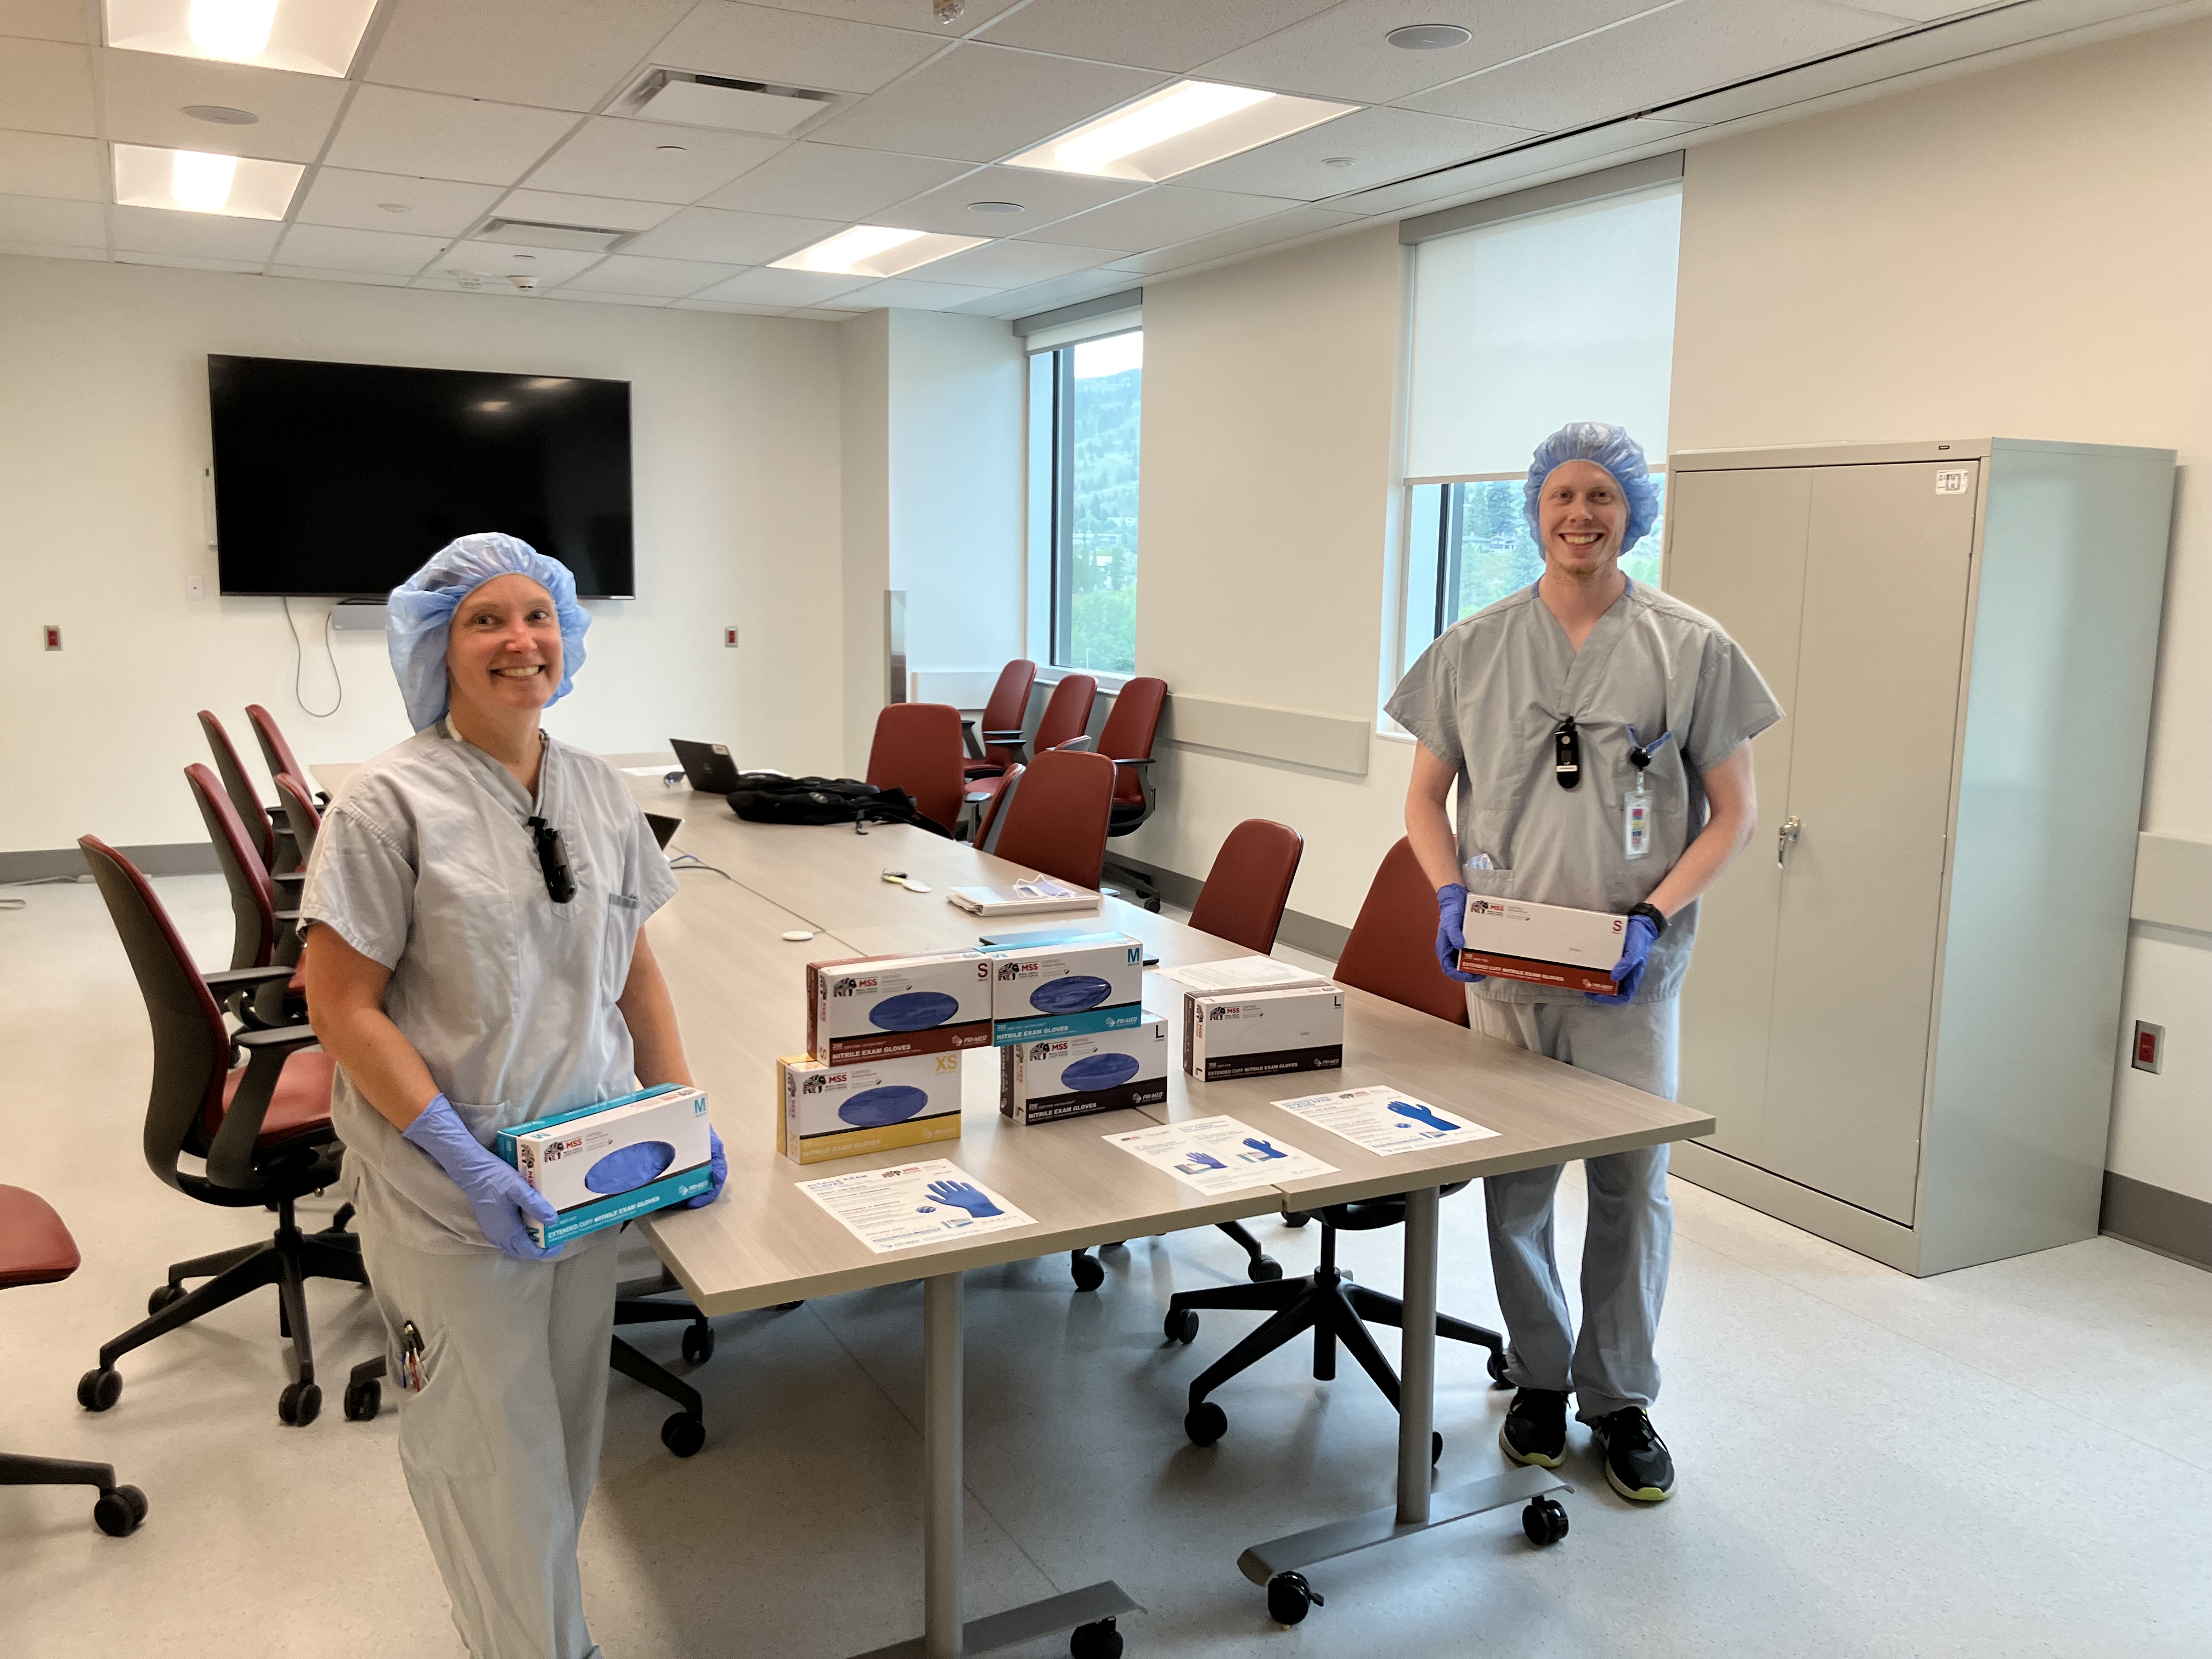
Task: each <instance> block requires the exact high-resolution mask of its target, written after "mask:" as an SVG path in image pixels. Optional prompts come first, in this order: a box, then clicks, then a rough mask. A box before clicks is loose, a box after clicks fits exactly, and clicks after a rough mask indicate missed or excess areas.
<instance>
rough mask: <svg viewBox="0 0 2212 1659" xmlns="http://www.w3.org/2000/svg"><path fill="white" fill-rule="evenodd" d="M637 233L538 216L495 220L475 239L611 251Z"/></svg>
mask: <svg viewBox="0 0 2212 1659" xmlns="http://www.w3.org/2000/svg"><path fill="white" fill-rule="evenodd" d="M635 234H636V233H635V232H634V231H628V230H608V229H606V228H603V227H601V226H599V225H551V224H547V223H545V222H544V221H543V220H537V219H495V220H493V221H492V222H490V223H489V224H488V225H486V226H485V227H484V228H483V229H482V230H480V231H478V232H477V234H476V236H475V238H474V239H473V240H477V241H482V242H519V243H520V244H521V245H522V246H524V247H570V248H574V249H575V250H576V251H577V252H580V253H611V252H614V250H615V247H616V245H617V244H618V243H621V242H626V241H628V240H629V239H630V237H631V236H633V235H635Z"/></svg>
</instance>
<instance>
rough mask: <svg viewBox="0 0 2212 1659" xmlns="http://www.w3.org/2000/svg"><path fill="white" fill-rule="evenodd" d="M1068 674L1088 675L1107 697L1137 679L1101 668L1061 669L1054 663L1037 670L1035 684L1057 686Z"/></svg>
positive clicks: (1130, 675)
mask: <svg viewBox="0 0 2212 1659" xmlns="http://www.w3.org/2000/svg"><path fill="white" fill-rule="evenodd" d="M1070 674H1088V675H1090V676H1091V678H1092V679H1094V680H1097V682H1098V689H1099V690H1101V691H1103V692H1104V693H1105V694H1106V695H1107V696H1109V697H1110V696H1113V695H1114V694H1115V692H1116V691H1119V690H1121V688H1122V687H1123V686H1125V685H1127V684H1128V683H1129V682H1130V681H1131V680H1133V679H1135V678H1137V677H1136V676H1135V675H1134V674H1115V673H1109V671H1106V670H1105V669H1103V668H1062V667H1060V665H1058V664H1057V663H1054V664H1052V665H1049V666H1047V667H1043V668H1040V669H1038V670H1037V684H1040V685H1058V684H1060V681H1061V680H1062V679H1064V678H1066V676H1068V675H1070Z"/></svg>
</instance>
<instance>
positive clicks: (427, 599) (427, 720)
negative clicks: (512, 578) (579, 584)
mask: <svg viewBox="0 0 2212 1659" xmlns="http://www.w3.org/2000/svg"><path fill="white" fill-rule="evenodd" d="M518 574H519V575H524V576H527V577H529V578H530V579H531V580H532V581H534V582H536V583H537V584H538V586H541V587H543V588H544V590H545V591H546V592H548V593H550V594H551V595H552V596H553V609H554V611H555V613H556V615H557V616H558V617H560V619H561V684H560V685H559V686H558V687H556V689H555V690H554V693H553V695H552V696H550V697H548V698H547V699H546V700H545V701H546V702H547V703H548V704H549V705H550V704H552V703H556V702H560V701H561V699H562V698H563V697H565V696H568V688H569V687H570V686H572V685H574V684H575V683H576V671H577V670H578V669H579V668H581V667H582V666H583V665H584V630H585V629H587V628H589V627H590V626H591V625H592V619H591V617H588V616H586V614H585V612H584V607H583V606H581V605H578V604H577V603H576V579H575V578H574V576H572V575H570V574H568V566H566V565H564V564H562V562H560V561H559V560H558V559H549V558H547V557H546V556H544V554H543V553H540V552H539V551H538V550H537V549H536V548H534V547H532V546H531V544H529V543H528V542H526V541H520V540H518V539H516V538H514V537H513V536H502V535H501V534H500V533H499V532H496V531H485V532H480V533H479V534H477V535H474V536H464V537H462V538H460V539H459V540H458V541H454V542H449V543H447V544H446V545H445V546H444V547H441V548H440V549H439V550H438V551H437V552H436V553H435V554H433V555H432V556H431V558H430V562H429V563H428V564H426V565H424V566H423V567H422V568H421V569H420V570H418V571H416V573H415V574H413V575H411V576H410V577H409V578H408V579H407V580H405V581H404V582H402V583H400V584H399V586H397V587H395V588H393V589H392V597H391V598H390V599H387V600H386V602H385V604H386V608H385V613H384V641H385V644H386V646H388V647H390V649H391V652H392V672H393V673H395V674H397V675H398V677H399V695H400V696H402V697H404V699H406V702H407V723H408V724H409V725H410V726H413V727H414V728H415V730H416V731H417V732H420V731H422V730H423V729H424V728H425V727H427V726H435V725H436V724H437V723H438V722H439V720H442V719H443V718H444V717H445V713H446V705H447V697H448V696H449V695H450V693H449V690H448V688H447V683H446V642H447V636H448V635H449V633H450V631H451V629H452V628H453V612H454V611H458V610H459V609H460V607H461V602H462V601H463V600H464V599H467V598H468V596H469V595H470V594H471V593H473V592H476V591H477V589H478V588H479V587H482V586H483V585H484V584H485V583H486V582H488V581H490V580H492V579H493V578H494V577H496V576H508V575H518Z"/></svg>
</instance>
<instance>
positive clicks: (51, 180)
mask: <svg viewBox="0 0 2212 1659" xmlns="http://www.w3.org/2000/svg"><path fill="white" fill-rule="evenodd" d="M103 161H104V157H103V156H102V155H101V153H100V145H99V144H98V143H95V142H94V140H92V139H90V138H64V137H57V136H56V135H54V134H52V133H46V132H0V195H8V196H58V197H71V198H73V199H75V200H77V201H82V202H104V201H106V199H107V169H106V167H105V166H104V165H103Z"/></svg>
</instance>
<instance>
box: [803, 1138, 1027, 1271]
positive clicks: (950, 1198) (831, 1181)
mask: <svg viewBox="0 0 2212 1659" xmlns="http://www.w3.org/2000/svg"><path fill="white" fill-rule="evenodd" d="M797 1185H798V1187H799V1191H800V1192H802V1193H805V1194H806V1195H807V1197H809V1198H811V1199H812V1200H814V1201H815V1202H816V1203H817V1204H819V1205H820V1206H822V1207H823V1209H825V1210H827V1211H829V1213H830V1214H831V1215H833V1216H835V1217H836V1218H837V1219H838V1221H839V1222H840V1223H841V1224H842V1225H843V1226H844V1229H845V1231H847V1232H848V1233H850V1234H852V1235H853V1237H855V1238H857V1239H859V1240H860V1243H863V1244H865V1245H866V1246H867V1247H868V1248H869V1249H872V1250H873V1251H874V1252H875V1253H876V1254H877V1255H890V1254H891V1253H892V1252H894V1251H896V1250H910V1249H914V1248H915V1246H916V1245H918V1244H935V1243H941V1242H943V1241H944V1240H945V1239H949V1238H954V1237H960V1238H973V1237H977V1236H979V1235H981V1234H983V1233H1003V1232H1006V1231H1010V1230H1012V1229H1013V1228H1016V1227H1027V1226H1030V1225H1032V1224H1033V1223H1034V1222H1035V1220H1036V1218H1035V1217H1034V1216H1029V1215H1024V1213H1023V1212H1021V1211H1020V1210H1018V1209H1017V1208H1016V1207H1015V1206H1013V1205H1012V1203H1010V1202H1008V1201H1007V1200H1006V1198H1005V1197H1004V1196H1003V1195H1002V1194H998V1193H994V1192H993V1191H992V1190H991V1189H990V1188H988V1187H986V1186H985V1185H984V1184H983V1183H982V1182H980V1181H978V1180H976V1179H975V1176H971V1175H969V1173H968V1172H967V1171H966V1170H963V1169H962V1168H961V1167H960V1166H959V1165H958V1164H955V1163H954V1162H953V1161H952V1160H951V1158H927V1159H925V1160H923V1161H922V1162H921V1163H919V1164H898V1165H896V1166H895V1167H893V1168H891V1169H888V1170H854V1171H853V1172H852V1174H850V1175H836V1176H823V1178H822V1179H821V1180H819V1181H802V1182H798V1183H797Z"/></svg>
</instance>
